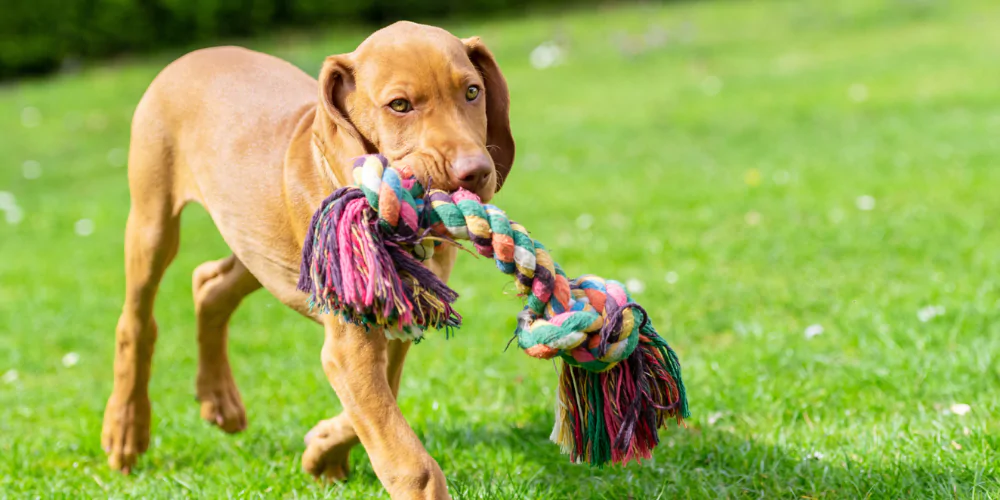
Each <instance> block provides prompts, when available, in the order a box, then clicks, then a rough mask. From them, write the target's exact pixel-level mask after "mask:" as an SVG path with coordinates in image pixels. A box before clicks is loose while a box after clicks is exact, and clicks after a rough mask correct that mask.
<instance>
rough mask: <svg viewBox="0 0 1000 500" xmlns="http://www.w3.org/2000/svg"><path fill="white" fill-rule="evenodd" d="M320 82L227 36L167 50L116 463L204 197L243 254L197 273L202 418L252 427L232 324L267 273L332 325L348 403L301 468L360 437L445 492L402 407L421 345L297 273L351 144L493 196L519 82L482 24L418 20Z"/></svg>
mask: <svg viewBox="0 0 1000 500" xmlns="http://www.w3.org/2000/svg"><path fill="white" fill-rule="evenodd" d="M318 84H319V85H318V87H319V90H318V92H317V82H316V80H313V79H312V78H310V77H309V76H308V75H306V74H305V73H303V72H301V71H300V70H298V69H296V68H295V67H293V66H292V65H290V64H288V63H286V62H284V61H281V60H279V59H276V58H274V57H270V56H267V55H263V54H259V53H255V52H251V51H248V50H245V49H240V48H214V49H206V50H200V51H197V52H194V53H191V54H188V55H186V56H184V57H182V58H181V59H179V60H177V61H176V62H174V63H172V64H171V65H169V66H168V67H167V68H166V69H164V70H163V72H162V73H160V75H159V76H157V77H156V79H155V80H154V81H153V83H152V84H151V85H150V87H149V89H148V90H147V91H146V94H145V95H144V96H143V98H142V100H141V101H140V103H139V106H138V108H137V109H136V112H135V117H134V118H133V122H132V139H131V141H132V142H131V148H130V151H129V188H130V191H131V195H132V204H131V210H130V212H129V217H128V224H127V227H126V230H125V271H126V272H125V277H126V289H125V305H124V308H123V311H122V315H121V318H120V319H119V321H118V327H117V348H116V355H115V368H114V371H115V382H114V389H113V392H112V394H111V397H110V399H109V400H108V405H107V409H106V410H105V414H104V430H103V435H102V441H103V446H104V449H105V450H106V451H107V452H108V454H109V456H108V462H109V464H110V465H111V467H113V468H115V469H120V470H122V471H124V472H128V471H129V470H130V469H131V467H132V466H133V465H134V464H135V461H136V458H137V456H138V455H139V454H141V453H142V452H144V451H145V450H146V448H147V447H148V445H149V425H150V402H149V396H148V392H147V386H148V383H149V376H150V364H151V360H152V355H153V345H154V343H155V342H156V330H157V329H156V322H155V321H154V319H153V300H154V298H155V296H156V291H157V288H158V285H159V282H160V278H161V277H162V276H163V272H164V270H165V269H166V267H167V266H168V265H169V264H170V261H171V260H172V259H173V257H174V255H175V254H176V252H177V246H178V231H179V224H180V213H181V210H182V209H183V208H184V206H185V205H186V204H188V203H189V202H192V201H195V202H198V203H201V204H202V205H203V206H204V207H205V208H206V209H207V210H208V212H209V213H210V214H211V216H212V219H213V220H214V221H215V224H216V226H217V227H218V229H219V231H220V232H221V234H222V237H223V238H224V239H225V241H226V243H227V244H228V245H229V247H230V249H231V250H232V252H233V255H230V256H229V257H226V258H224V259H221V260H218V261H214V262H207V263H205V264H202V265H201V266H199V267H198V268H197V269H196V270H195V271H194V279H193V290H194V302H195V310H196V311H197V322H198V347H199V362H198V379H197V393H198V399H199V401H200V402H201V415H202V417H203V418H204V419H206V420H208V421H209V422H212V423H213V424H215V425H218V426H219V427H220V428H222V429H223V430H225V431H226V432H237V431H240V430H242V429H243V428H244V427H245V426H246V416H245V412H244V409H243V403H242V402H241V400H240V394H239V391H238V390H237V388H236V384H235V383H234V381H233V377H232V373H231V372H230V367H229V361H228V357H227V354H226V342H227V323H228V320H229V318H230V316H231V315H232V313H233V311H234V310H235V309H236V307H237V305H238V304H239V303H240V301H241V300H242V299H243V297H245V296H247V295H248V294H250V293H251V292H253V291H254V290H257V289H258V288H260V287H261V286H263V287H264V288H266V289H267V290H268V291H270V292H271V293H272V294H274V296H275V297H277V298H278V299H279V300H281V301H282V302H283V303H285V304H287V305H288V306H289V307H291V308H293V309H295V310H297V311H299V312H301V313H302V314H304V315H306V316H308V317H310V318H312V319H314V320H315V321H317V322H319V323H322V324H323V326H324V328H325V331H326V338H325V342H324V344H323V351H322V362H323V369H324V371H325V372H326V374H327V377H328V378H329V380H330V384H331V385H332V386H333V388H334V390H335V391H336V392H337V396H338V397H339V398H340V401H341V402H342V404H343V406H344V411H343V413H341V414H340V415H338V416H336V417H334V418H331V419H329V420H324V421H322V422H320V423H319V424H317V425H316V427H314V428H313V429H312V431H310V432H309V434H307V436H306V441H307V443H308V445H307V449H306V451H305V454H304V455H303V457H302V464H303V467H304V468H305V469H306V470H307V471H309V472H310V473H312V474H314V475H316V476H321V477H325V478H329V479H343V478H345V477H346V476H347V473H348V464H347V457H348V453H349V451H350V449H351V447H352V446H354V445H355V444H357V443H358V442H359V441H360V442H361V443H362V444H363V445H364V446H365V449H366V450H367V451H368V455H369V456H370V457H371V461H372V467H373V468H374V469H375V473H376V474H377V475H378V477H379V479H380V480H381V481H382V484H383V485H384V486H385V487H386V489H387V490H388V491H389V493H390V494H391V495H392V496H393V497H395V498H410V497H419V498H445V497H447V496H448V493H447V486H446V483H445V479H444V475H443V474H442V473H441V469H440V467H438V465H437V463H436V462H435V461H434V459H433V458H431V456H430V455H428V453H427V451H426V450H424V448H423V445H421V443H420V441H419V440H418V438H417V436H416V434H415V433H414V432H413V430H412V429H410V426H409V425H408V424H407V423H406V420H405V419H404V418H403V415H402V413H401V412H400V410H399V408H398V406H397V405H396V394H397V391H398V389H399V379H400V375H401V372H402V367H403V361H404V359H405V357H406V352H407V349H408V348H409V343H404V342H400V341H387V340H386V338H385V336H384V335H383V334H382V333H381V332H376V331H373V332H369V333H366V332H365V331H364V330H362V329H360V328H358V327H355V326H353V325H347V324H344V323H342V322H341V321H340V320H339V319H337V318H336V317H333V316H329V315H321V314H317V313H316V312H315V311H309V310H308V307H307V300H306V296H305V294H303V293H301V292H299V291H297V290H296V288H295V287H296V281H297V279H298V272H299V262H300V258H301V248H302V241H303V238H304V235H305V233H306V229H307V225H308V224H309V221H310V218H311V216H312V213H313V211H314V210H315V209H316V208H317V207H319V205H320V202H321V201H322V200H323V198H324V197H326V196H327V195H328V194H330V193H332V192H333V191H334V190H335V189H336V188H337V187H339V186H342V185H345V184H346V183H347V182H348V179H350V176H349V169H350V168H351V165H352V159H353V158H354V157H357V156H359V155H362V154H366V153H374V152H376V151H377V152H381V153H382V154H384V155H385V156H386V157H388V158H389V159H390V160H391V161H393V162H394V163H396V164H399V165H402V164H408V165H410V166H411V167H412V169H413V171H414V172H415V173H416V174H417V176H418V178H419V179H420V180H422V181H427V180H428V179H429V178H430V179H433V182H434V184H435V185H436V186H437V187H442V186H443V187H445V188H448V189H457V188H458V187H460V186H462V187H465V188H466V189H469V190H471V191H474V192H476V193H478V194H479V196H480V197H482V198H483V199H484V200H488V199H490V198H491V197H492V195H493V193H494V192H495V191H496V190H498V189H499V188H500V186H501V184H502V183H503V180H504V178H505V177H506V175H507V173H508V172H509V170H510V167H511V163H512V162H513V159H514V141H513V138H512V137H511V133H510V121H509V118H508V102H509V96H508V92H507V84H506V82H505V81H504V78H503V75H502V74H501V73H500V70H499V69H498V68H497V64H496V61H495V60H494V59H493V56H492V55H491V54H490V52H489V50H487V49H486V47H485V46H483V44H482V43H480V41H479V39H478V38H470V39H465V40H460V39H458V38H456V37H454V36H452V35H451V34H449V33H448V32H446V31H444V30H441V29H438V28H433V27H429V26H422V25H417V24H413V23H406V22H404V23H397V24H394V25H392V26H390V27H388V28H385V29H382V30H380V31H378V32H376V33H374V34H373V35H372V36H371V37H369V38H368V39H367V40H365V41H364V42H363V43H362V44H361V45H360V46H359V47H358V48H357V50H355V51H354V52H352V53H350V54H343V55H338V56H331V57H329V58H327V59H326V62H325V63H324V64H323V69H322V71H321V73H320V77H319V82H318ZM454 259H455V251H454V249H446V250H444V251H439V252H437V253H436V254H435V256H434V258H433V260H432V261H431V262H430V264H429V265H430V267H431V269H432V270H433V271H434V272H435V273H436V274H437V275H438V276H440V277H441V278H442V279H444V280H447V278H448V275H449V274H450V272H451V268H452V264H453V262H454Z"/></svg>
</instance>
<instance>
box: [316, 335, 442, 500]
mask: <svg viewBox="0 0 1000 500" xmlns="http://www.w3.org/2000/svg"><path fill="white" fill-rule="evenodd" d="M323 324H324V327H325V329H326V338H325V341H324V342H323V356H322V358H323V370H324V371H325V372H326V376H327V378H328V379H329V380H330V384H331V385H332V386H333V389H334V390H335V391H336V392H337V397H339V398H340V402H341V404H343V406H344V413H345V414H346V415H347V417H348V418H349V419H350V423H351V424H352V425H353V427H354V432H356V433H357V436H358V438H359V439H360V440H361V444H362V445H364V447H365V450H367V451H368V456H369V458H371V462H372V468H373V469H375V474H376V475H377V476H378V478H379V480H380V481H381V482H382V485H383V486H385V488H386V490H388V491H389V494H390V495H391V496H392V498H435V499H436V498H449V497H448V487H447V484H446V482H445V478H444V474H443V473H442V472H441V468H440V467H439V466H438V464H437V462H435V461H434V459H433V458H431V456H430V455H429V454H428V453H427V450H425V449H424V446H423V444H421V443H420V440H419V439H418V438H417V435H416V433H414V432H413V429H411V428H410V426H409V424H407V423H406V419H404V418H403V414H402V412H400V410H399V406H398V405H397V404H396V397H395V395H394V394H393V390H392V386H391V385H390V382H389V377H388V376H387V373H386V372H387V370H386V368H387V365H388V353H387V345H388V341H387V340H386V338H385V335H384V334H383V333H382V332H381V331H379V330H372V331H369V332H366V331H365V330H364V329H363V328H361V327H358V326H355V325H347V324H344V323H343V322H342V321H341V320H340V319H339V318H338V317H336V316H331V315H326V316H324V318H323Z"/></svg>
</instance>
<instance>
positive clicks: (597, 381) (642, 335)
mask: <svg viewBox="0 0 1000 500" xmlns="http://www.w3.org/2000/svg"><path fill="white" fill-rule="evenodd" d="M353 175H354V182H355V184H356V187H353V186H352V187H344V188H340V189H338V190H337V191H336V192H334V193H333V194H332V195H330V196H329V197H327V198H326V199H325V200H324V201H323V203H322V205H321V206H320V208H319V210H317V211H316V213H315V214H314V215H313V218H312V222H311V224H310V228H309V232H308V234H307V235H306V239H305V242H304V245H303V248H302V264H301V268H300V275H299V283H298V288H299V290H302V291H304V292H308V293H309V294H310V297H309V301H310V302H309V305H310V307H313V308H318V309H319V310H320V311H322V312H324V313H336V314H339V315H341V316H342V317H343V319H344V320H345V321H347V322H350V323H354V324H357V325H362V326H365V327H366V328H369V327H378V328H382V329H383V331H384V332H385V335H386V336H387V337H389V338H395V339H404V340H415V341H419V340H420V338H421V337H422V335H423V331H424V330H425V329H427V328H444V329H445V330H446V332H449V333H450V332H451V330H453V329H455V328H457V327H459V326H460V325H461V321H462V318H461V316H460V315H459V314H458V313H457V312H456V311H455V310H454V309H453V308H452V304H453V303H454V302H455V300H456V299H457V298H458V294H457V293H455V292H454V291H453V290H452V289H450V288H448V286H447V285H445V284H444V283H443V282H442V281H441V280H440V279H439V278H438V277H437V276H435V275H434V273H432V272H431V271H430V270H428V269H427V268H426V267H424V266H423V265H422V264H421V262H422V261H426V260H427V259H430V258H431V257H432V256H433V253H434V248H435V246H437V245H440V244H442V243H445V242H453V241H454V240H470V241H472V244H473V246H475V248H476V251H477V252H478V253H479V254H481V255H483V256H485V257H490V258H493V259H494V261H495V262H496V266H497V268H498V269H499V270H500V271H502V272H504V273H505V274H509V275H513V276H514V278H515V280H514V281H515V284H516V287H517V291H518V294H519V295H520V296H522V297H524V298H525V299H526V300H525V304H526V305H525V308H524V310H523V311H521V313H520V314H518V318H517V319H518V321H517V328H516V331H515V336H516V338H517V343H518V346H519V347H520V348H522V349H524V351H525V352H526V353H527V354H528V355H530V356H533V357H536V358H540V359H552V358H554V357H556V356H558V357H560V358H562V359H563V361H564V362H565V363H564V365H563V368H562V370H561V374H560V383H559V391H558V395H557V401H556V422H555V425H554V427H553V430H552V436H551V439H552V440H553V441H554V442H556V443H557V444H559V445H560V447H561V449H562V451H563V452H564V453H567V454H569V455H570V457H571V459H572V460H573V461H574V462H581V461H585V462H588V463H590V464H591V465H596V466H602V465H604V464H606V463H607V462H608V461H611V462H613V463H617V464H623V465H624V464H627V463H628V462H630V461H631V460H635V461H637V462H639V461H641V459H644V458H646V459H648V458H650V456H651V453H652V450H653V448H654V447H655V446H656V444H657V443H658V442H659V437H658V435H657V429H659V428H660V427H661V426H663V425H664V424H665V422H666V420H667V418H674V419H676V420H677V422H678V423H681V422H682V420H683V418H685V417H688V416H689V412H688V404H687V396H686V393H685V390H684V383H683V381H682V380H681V368H680V363H679V362H678V360H677V355H676V354H675V353H674V351H673V350H672V349H671V348H670V347H669V346H668V345H667V343H666V341H664V340H663V339H662V338H661V337H660V336H659V335H658V334H657V333H656V330H655V329H654V328H653V325H652V323H651V322H650V320H649V317H648V315H647V314H646V311H645V310H644V309H643V308H642V307H641V306H639V304H636V303H635V302H634V301H633V300H632V297H631V296H630V295H629V293H628V290H627V289H626V288H625V287H624V286H623V285H622V284H621V283H619V282H617V281H613V280H605V279H604V278H600V277H598V276H593V275H583V276H580V277H578V278H575V279H570V278H567V276H566V273H565V272H563V270H562V268H561V267H559V265H558V264H556V263H555V262H554V261H553V260H552V257H551V256H550V255H549V253H548V251H547V250H546V249H545V247H544V246H543V245H542V244H541V243H539V242H538V241H535V240H534V239H532V238H531V236H530V235H529V234H528V231H527V230H526V229H525V228H524V227H523V226H521V225H520V224H517V223H515V222H512V221H510V220H509V219H508V218H507V216H506V214H505V213H504V212H503V211H502V210H500V209H499V208H497V207H496V206H493V205H490V204H482V203H481V202H480V200H479V197H478V196H476V195H475V194H474V193H471V192H469V191H466V190H464V189H460V190H458V191H456V192H454V193H451V194H449V193H447V192H445V191H441V190H437V189H430V190H427V191H426V192H425V190H424V187H423V186H422V185H421V184H420V183H419V182H417V180H416V178H415V177H414V175H413V172H412V171H410V170H409V169H408V168H407V167H402V168H398V169H397V168H393V167H390V166H389V162H388V160H386V159H385V157H383V156H381V155H368V156H363V157H360V158H358V159H357V160H356V161H355V163H354V171H353Z"/></svg>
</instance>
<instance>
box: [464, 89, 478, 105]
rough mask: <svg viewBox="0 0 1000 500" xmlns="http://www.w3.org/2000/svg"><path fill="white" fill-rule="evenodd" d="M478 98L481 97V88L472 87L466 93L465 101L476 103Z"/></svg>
mask: <svg viewBox="0 0 1000 500" xmlns="http://www.w3.org/2000/svg"><path fill="white" fill-rule="evenodd" d="M477 97H479V87H478V86H476V85H470V86H469V88H468V89H467V90H466V91H465V100H466V101H469V102H472V101H475V100H476V98H477Z"/></svg>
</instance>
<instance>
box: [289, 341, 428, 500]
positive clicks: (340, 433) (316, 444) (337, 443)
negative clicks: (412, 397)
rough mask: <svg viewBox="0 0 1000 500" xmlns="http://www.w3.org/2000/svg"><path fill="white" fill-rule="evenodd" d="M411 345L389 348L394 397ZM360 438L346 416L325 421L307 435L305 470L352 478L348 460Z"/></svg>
mask: <svg viewBox="0 0 1000 500" xmlns="http://www.w3.org/2000/svg"><path fill="white" fill-rule="evenodd" d="M411 344H412V343H411V342H403V341H400V340H391V341H389V342H388V345H387V346H386V358H387V363H386V376H387V378H388V379H389V388H390V389H392V395H393V397H398V396H399V382H400V379H401V378H402V376H403V362H405V361H406V353H407V352H408V351H409V349H410V345H411ZM358 442H359V441H358V434H357V432H355V431H354V426H353V425H351V419H350V417H348V415H347V413H345V412H341V413H340V414H339V415H337V416H336V417H333V418H330V419H327V420H323V421H321V422H320V423H318V424H316V426H315V427H313V428H312V430H310V431H309V433H308V434H306V451H305V453H303V454H302V468H303V469H305V470H306V472H308V473H310V474H312V475H313V476H316V477H317V478H320V479H324V480H327V481H343V480H345V479H347V476H348V475H349V474H350V464H349V463H348V458H349V456H350V454H351V448H353V447H354V446H355V445H357V444H358Z"/></svg>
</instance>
